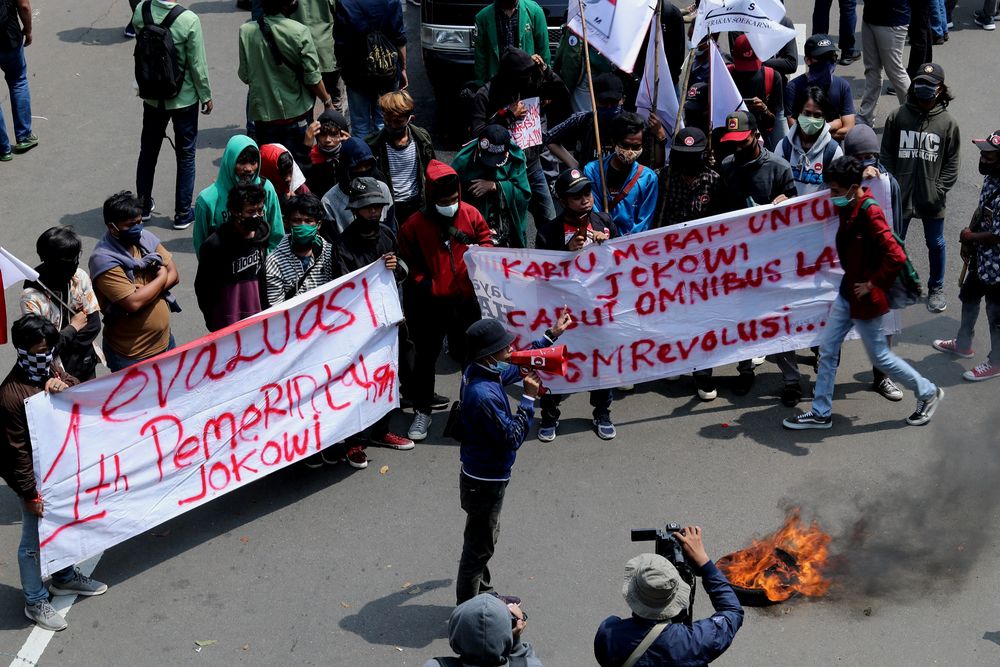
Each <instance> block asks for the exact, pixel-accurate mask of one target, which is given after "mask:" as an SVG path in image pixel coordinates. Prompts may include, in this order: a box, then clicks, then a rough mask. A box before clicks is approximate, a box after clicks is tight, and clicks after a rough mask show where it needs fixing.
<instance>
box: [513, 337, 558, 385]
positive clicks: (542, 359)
mask: <svg viewBox="0 0 1000 667" xmlns="http://www.w3.org/2000/svg"><path fill="white" fill-rule="evenodd" d="M508 361H510V363H512V364H514V365H515V366H520V367H521V368H522V369H525V370H533V371H544V372H545V373H552V374H553V375H561V376H563V377H565V376H566V371H567V364H568V360H567V359H566V346H565V345H554V346H552V347H541V348H538V349H536V350H518V351H517V352H512V353H511V355H510V359H509V360H508Z"/></svg>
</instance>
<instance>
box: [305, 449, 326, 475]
mask: <svg viewBox="0 0 1000 667" xmlns="http://www.w3.org/2000/svg"><path fill="white" fill-rule="evenodd" d="M327 449H329V448H327ZM325 451H326V449H324V450H323V452H325ZM323 452H320V453H318V454H313V455H312V456H307V457H306V458H304V459H302V465H304V466H305V467H307V468H312V469H313V470H315V469H316V468H322V467H323V464H324V463H326V462H327V461H326V457H324V456H323Z"/></svg>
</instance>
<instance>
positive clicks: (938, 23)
mask: <svg viewBox="0 0 1000 667" xmlns="http://www.w3.org/2000/svg"><path fill="white" fill-rule="evenodd" d="M931 32H932V33H934V36H935V37H944V36H945V35H946V34H948V14H947V12H946V11H945V8H944V0H931Z"/></svg>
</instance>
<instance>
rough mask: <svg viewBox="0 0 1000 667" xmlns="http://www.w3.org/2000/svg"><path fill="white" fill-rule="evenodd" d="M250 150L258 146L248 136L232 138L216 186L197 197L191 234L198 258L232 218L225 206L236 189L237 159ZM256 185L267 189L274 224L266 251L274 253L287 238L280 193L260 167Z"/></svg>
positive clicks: (267, 209)
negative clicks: (210, 238)
mask: <svg viewBox="0 0 1000 667" xmlns="http://www.w3.org/2000/svg"><path fill="white" fill-rule="evenodd" d="M248 146H253V147H254V148H257V143H256V142H255V141H254V140H253V139H251V138H250V137H248V136H247V135H245V134H237V135H234V136H233V137H231V138H230V139H229V143H227V144H226V150H225V152H224V153H223V154H222V165H221V166H220V167H219V177H218V178H217V179H215V183H212V184H211V185H210V186H208V187H207V188H205V189H204V190H202V191H201V192H200V193H199V194H198V200H197V201H196V202H195V204H194V230H193V231H192V237H193V241H194V254H195V255H197V254H198V250H199V249H200V248H201V244H202V243H204V242H205V239H207V238H208V237H209V236H211V234H212V232H214V231H215V230H216V229H218V228H219V227H220V226H221V225H222V223H223V222H225V221H226V219H227V218H228V217H229V211H228V210H227V207H226V204H227V203H228V200H229V191H230V190H231V189H232V187H233V186H234V185H236V158H238V157H239V155H240V153H242V152H243V150H244V149H245V148H247V147H248ZM254 183H257V184H259V185H263V186H264V219H265V220H267V221H268V222H270V223H271V238H270V240H269V241H268V248H267V249H268V251H271V250H274V249H275V248H276V247H277V246H278V243H280V242H281V237H283V236H284V235H285V223H284V222H283V221H282V219H281V205H280V202H279V201H278V193H277V192H275V191H274V186H272V185H271V184H270V183H269V182H268V181H267V180H265V179H263V178H261V177H260V166H259V165H258V167H257V176H256V177H255V179H254Z"/></svg>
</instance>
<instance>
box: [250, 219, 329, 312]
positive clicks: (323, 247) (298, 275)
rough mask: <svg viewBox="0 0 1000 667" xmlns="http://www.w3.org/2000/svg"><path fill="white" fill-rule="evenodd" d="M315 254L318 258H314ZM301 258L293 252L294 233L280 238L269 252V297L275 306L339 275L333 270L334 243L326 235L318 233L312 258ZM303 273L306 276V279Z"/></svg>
mask: <svg viewBox="0 0 1000 667" xmlns="http://www.w3.org/2000/svg"><path fill="white" fill-rule="evenodd" d="M316 257H318V258H319V259H318V260H317V259H315V258H316ZM302 259H303V258H302V257H299V256H298V255H296V254H295V253H294V252H292V241H291V235H286V236H285V237H284V238H283V239H281V243H279V244H278V247H277V248H275V249H274V251H272V252H271V254H270V255H268V256H267V300H268V303H270V304H271V305H272V306H273V305H274V304H276V303H281V302H282V301H285V300H287V299H290V298H292V297H293V296H296V295H299V294H302V293H303V292H308V291H309V290H311V289H313V288H314V287H319V286H320V285H323V284H324V283H328V282H330V281H331V280H333V279H334V278H335V277H336V276H334V273H333V246H331V245H330V244H329V243H327V242H326V241H325V240H324V239H323V237H321V236H317V237H316V245H315V246H313V262H311V263H310V262H303V261H302ZM317 264H318V265H317ZM302 276H305V280H303V279H302ZM300 281H301V283H302V284H301V286H299V282H300Z"/></svg>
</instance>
